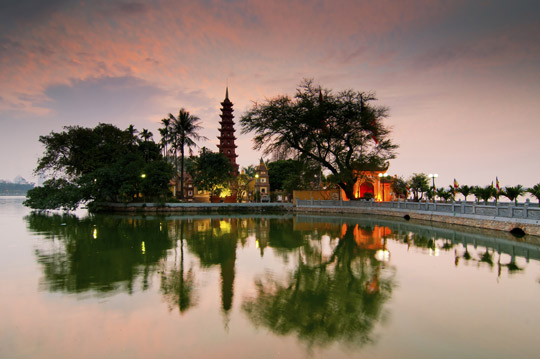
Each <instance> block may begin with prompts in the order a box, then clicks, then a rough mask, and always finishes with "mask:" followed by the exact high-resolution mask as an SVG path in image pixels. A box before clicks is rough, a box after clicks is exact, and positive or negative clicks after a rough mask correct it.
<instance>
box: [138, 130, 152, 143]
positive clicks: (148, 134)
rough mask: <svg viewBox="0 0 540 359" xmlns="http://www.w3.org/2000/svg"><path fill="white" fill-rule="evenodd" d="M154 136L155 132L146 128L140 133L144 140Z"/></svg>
mask: <svg viewBox="0 0 540 359" xmlns="http://www.w3.org/2000/svg"><path fill="white" fill-rule="evenodd" d="M152 136H154V134H153V133H152V132H150V131H149V130H148V129H146V128H143V130H142V131H141V133H140V134H139V137H140V138H142V139H143V141H144V142H147V141H148V140H149V139H151V138H152Z"/></svg>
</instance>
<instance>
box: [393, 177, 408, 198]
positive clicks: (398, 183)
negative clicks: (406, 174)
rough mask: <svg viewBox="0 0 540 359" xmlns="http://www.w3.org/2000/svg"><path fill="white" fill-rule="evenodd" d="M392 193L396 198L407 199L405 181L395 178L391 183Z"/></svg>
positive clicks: (401, 178)
mask: <svg viewBox="0 0 540 359" xmlns="http://www.w3.org/2000/svg"><path fill="white" fill-rule="evenodd" d="M391 186H392V191H393V192H394V194H395V195H396V197H398V198H407V195H408V194H409V191H408V190H407V181H405V180H404V179H403V177H396V178H394V179H393V181H392V184H391Z"/></svg>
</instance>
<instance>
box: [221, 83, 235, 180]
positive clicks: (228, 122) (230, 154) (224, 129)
mask: <svg viewBox="0 0 540 359" xmlns="http://www.w3.org/2000/svg"><path fill="white" fill-rule="evenodd" d="M232 107H233V103H232V102H231V101H230V100H229V88H228V87H227V89H226V91H225V100H223V102H222V103H221V115H219V116H220V117H221V121H220V122H219V124H220V126H221V127H220V128H219V133H220V135H219V136H218V139H219V144H218V145H217V147H218V149H219V152H220V153H223V154H224V155H225V156H226V157H227V158H228V159H229V161H231V163H232V165H233V166H234V175H235V176H236V175H238V164H236V157H238V155H237V154H236V147H238V146H236V145H235V143H234V141H235V140H236V137H235V136H234V132H235V131H236V130H235V129H234V121H233V118H234V116H233V114H232V113H233V111H234V110H233V108H232Z"/></svg>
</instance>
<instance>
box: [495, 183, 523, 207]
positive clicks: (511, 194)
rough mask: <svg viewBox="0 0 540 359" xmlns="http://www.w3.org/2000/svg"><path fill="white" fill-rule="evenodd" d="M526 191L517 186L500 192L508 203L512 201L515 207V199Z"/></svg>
mask: <svg viewBox="0 0 540 359" xmlns="http://www.w3.org/2000/svg"><path fill="white" fill-rule="evenodd" d="M525 192H526V190H525V188H523V186H522V185H520V184H518V185H517V186H514V187H511V186H507V187H504V189H503V190H502V191H501V194H502V195H503V196H505V197H506V198H508V199H509V200H510V201H514V203H515V204H516V205H517V199H518V197H519V196H522V195H523V194H525Z"/></svg>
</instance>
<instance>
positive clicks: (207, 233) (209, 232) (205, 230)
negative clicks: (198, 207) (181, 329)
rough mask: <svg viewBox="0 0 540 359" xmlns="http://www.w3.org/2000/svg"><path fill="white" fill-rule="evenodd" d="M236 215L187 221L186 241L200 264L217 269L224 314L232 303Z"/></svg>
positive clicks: (236, 236)
mask: <svg viewBox="0 0 540 359" xmlns="http://www.w3.org/2000/svg"><path fill="white" fill-rule="evenodd" d="M238 225H239V220H238V218H226V219H216V218H210V219H207V220H198V221H193V222H192V223H189V227H188V232H189V235H187V236H186V241H187V244H188V247H189V249H190V251H191V252H192V253H194V254H196V255H197V256H198V257H199V259H200V262H201V266H202V267H211V266H214V265H219V266H220V268H221V306H222V310H223V312H224V313H227V312H228V311H229V310H230V309H231V307H232V303H233V294H234V278H235V262H236V245H237V242H238V230H239V228H238Z"/></svg>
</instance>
